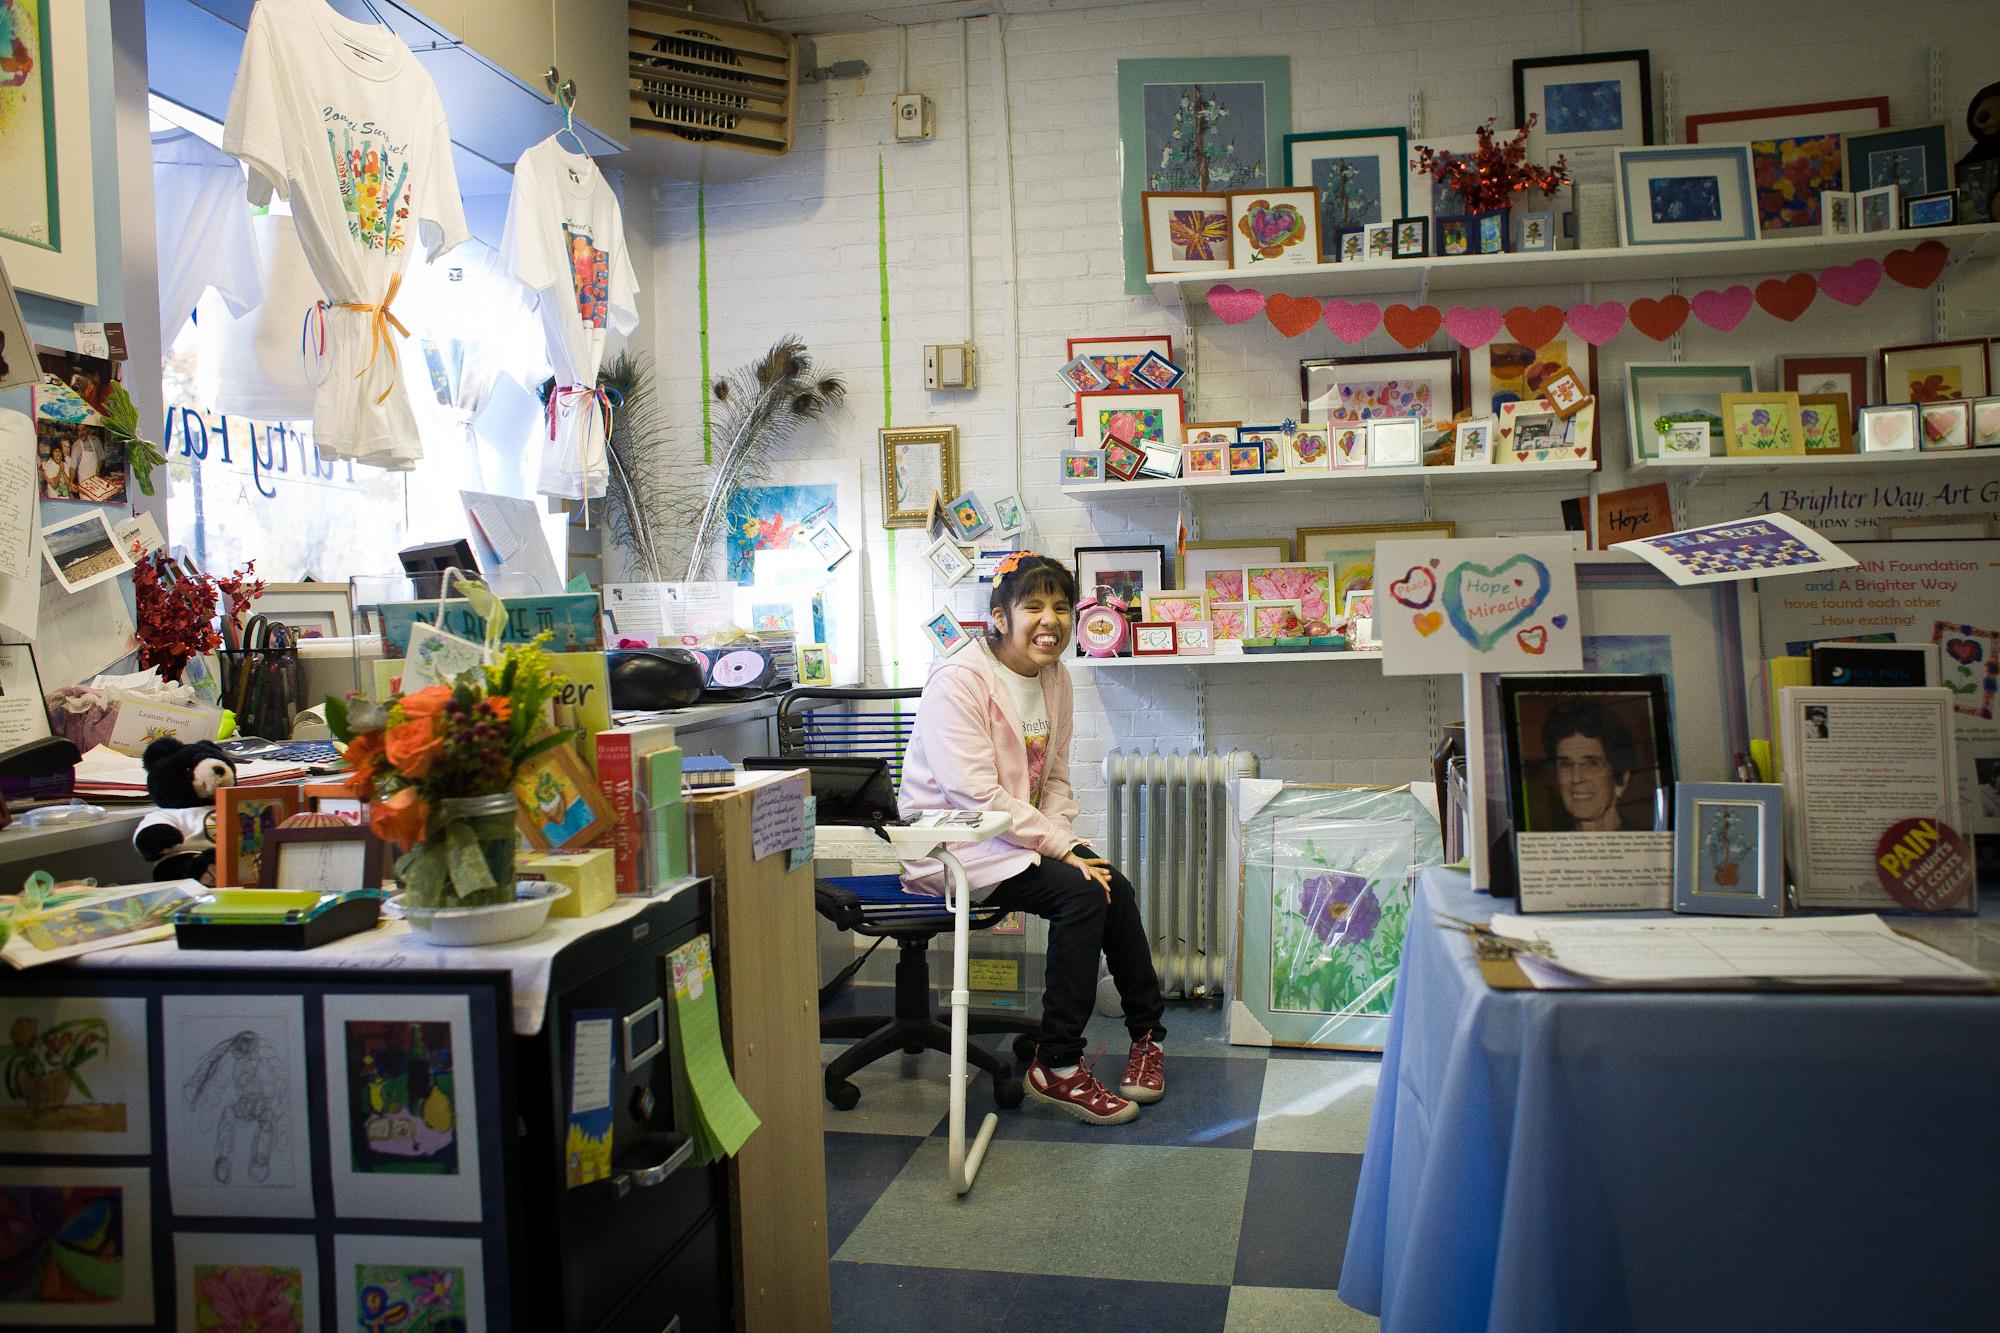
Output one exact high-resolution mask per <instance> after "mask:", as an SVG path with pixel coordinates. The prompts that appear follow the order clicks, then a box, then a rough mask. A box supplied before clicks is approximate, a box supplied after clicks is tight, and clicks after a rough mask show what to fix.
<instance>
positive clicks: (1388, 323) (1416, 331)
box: [1382, 305, 1444, 349]
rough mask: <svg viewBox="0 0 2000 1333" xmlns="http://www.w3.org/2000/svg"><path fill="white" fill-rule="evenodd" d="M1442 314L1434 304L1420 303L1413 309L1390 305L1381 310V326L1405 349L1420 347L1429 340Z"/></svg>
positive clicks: (1442, 319)
mask: <svg viewBox="0 0 2000 1333" xmlns="http://www.w3.org/2000/svg"><path fill="white" fill-rule="evenodd" d="M1443 322H1444V316H1443V315H1442V314H1440V313H1439V312H1438V308H1437V307H1436V306H1430V305H1420V306H1418V307H1417V308H1416V309H1415V310H1412V309H1410V307H1408V306H1406V305H1392V306H1390V307H1389V308H1388V309H1387V310H1385V311H1383V312H1382V327H1383V329H1385V330H1386V331H1387V332H1388V334H1389V336H1390V337H1391V338H1394V339H1395V340H1396V341H1397V342H1399V343H1401V344H1402V345H1403V346H1404V347H1405V348H1406V349H1410V348H1417V347H1422V346H1423V345H1424V344H1425V343H1427V342H1429V341H1430V337H1431V335H1432V334H1433V333H1436V332H1437V331H1438V325H1439V324H1442V323H1443Z"/></svg>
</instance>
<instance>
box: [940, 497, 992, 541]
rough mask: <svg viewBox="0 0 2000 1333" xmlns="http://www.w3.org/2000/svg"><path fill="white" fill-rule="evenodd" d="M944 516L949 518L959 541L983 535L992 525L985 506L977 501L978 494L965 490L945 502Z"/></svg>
mask: <svg viewBox="0 0 2000 1333" xmlns="http://www.w3.org/2000/svg"><path fill="white" fill-rule="evenodd" d="M944 512H945V517H947V518H949V519H950V520H951V526H952V529H953V530H954V531H955V532H957V533H958V537H959V540H960V541H967V542H969V541H971V540H972V539H973V538H974V537H978V536H981V535H983V534H984V533H985V532H986V531H987V530H988V529H990V528H991V527H992V526H993V520H992V519H991V518H990V517H988V516H987V513H986V506H985V505H983V504H981V503H980V502H979V496H978V495H977V494H976V493H974V492H972V491H967V492H965V493H964V494H963V495H960V496H957V497H955V498H953V499H951V500H949V501H947V502H946V503H945V510H944Z"/></svg>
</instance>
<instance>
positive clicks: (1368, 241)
mask: <svg viewBox="0 0 2000 1333" xmlns="http://www.w3.org/2000/svg"><path fill="white" fill-rule="evenodd" d="M1361 238H1362V242H1363V244H1364V246H1365V247H1366V249H1367V251H1368V256H1367V258H1368V262H1369V263H1371V264H1379V263H1381V262H1383V261H1385V260H1390V259H1394V258H1395V257H1396V224H1395V223H1393V222H1371V223H1369V224H1368V225H1367V226H1365V227H1363V228H1362V229H1361Z"/></svg>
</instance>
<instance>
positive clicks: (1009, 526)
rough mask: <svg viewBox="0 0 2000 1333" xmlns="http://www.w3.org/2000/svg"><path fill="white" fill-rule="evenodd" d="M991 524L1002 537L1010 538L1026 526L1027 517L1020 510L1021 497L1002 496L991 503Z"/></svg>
mask: <svg viewBox="0 0 2000 1333" xmlns="http://www.w3.org/2000/svg"><path fill="white" fill-rule="evenodd" d="M993 523H994V526H995V527H997V528H999V530H1000V531H999V534H998V535H1000V536H1002V537H1012V536H1015V535H1017V534H1019V532H1020V531H1021V529H1023V528H1025V527H1027V526H1028V519H1027V515H1026V514H1024V513H1023V512H1022V510H1021V497H1020V496H1018V495H1013V494H1008V495H1003V496H1001V497H1000V498H999V499H997V500H995V501H994V502H993Z"/></svg>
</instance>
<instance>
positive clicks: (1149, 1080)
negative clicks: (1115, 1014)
mask: <svg viewBox="0 0 2000 1333" xmlns="http://www.w3.org/2000/svg"><path fill="white" fill-rule="evenodd" d="M1118 1091H1119V1092H1120V1093H1121V1094H1123V1095H1124V1097H1125V1099H1126V1100H1127V1101H1134V1102H1139V1103H1141V1104H1142V1105H1150V1104H1152V1103H1153V1102H1156V1101H1158V1100H1160V1098H1162V1097H1164V1096H1166V1095H1167V1053H1166V1052H1165V1051H1163V1050H1161V1049H1160V1044H1159V1043H1158V1042H1156V1041H1154V1040H1153V1039H1152V1038H1151V1037H1147V1038H1145V1039H1143V1040H1140V1041H1135V1042H1133V1043H1132V1053H1131V1054H1130V1055H1127V1056H1126V1057H1125V1077H1123V1078H1121V1079H1119V1080H1118Z"/></svg>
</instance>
